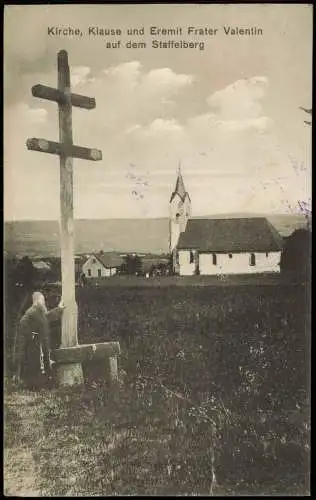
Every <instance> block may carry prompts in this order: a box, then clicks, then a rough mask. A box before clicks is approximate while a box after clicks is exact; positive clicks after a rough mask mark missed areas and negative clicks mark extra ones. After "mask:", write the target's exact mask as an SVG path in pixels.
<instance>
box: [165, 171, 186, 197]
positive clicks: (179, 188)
mask: <svg viewBox="0 0 316 500" xmlns="http://www.w3.org/2000/svg"><path fill="white" fill-rule="evenodd" d="M176 194H178V195H179V196H180V198H181V200H182V201H184V198H185V197H186V195H187V196H189V195H188V193H187V191H186V189H185V186H184V182H183V177H182V174H181V171H180V169H179V172H178V177H177V182H176V187H175V189H174V191H173V193H172V195H171V198H170V202H171V201H172V200H173V198H174V196H175V195H176Z"/></svg>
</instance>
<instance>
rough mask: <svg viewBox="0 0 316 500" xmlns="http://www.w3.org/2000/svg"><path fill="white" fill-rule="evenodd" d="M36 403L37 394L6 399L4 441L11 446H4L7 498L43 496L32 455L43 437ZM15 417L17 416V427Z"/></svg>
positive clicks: (19, 394)
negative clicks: (38, 484) (38, 441)
mask: <svg viewBox="0 0 316 500" xmlns="http://www.w3.org/2000/svg"><path fill="white" fill-rule="evenodd" d="M37 399H38V395H37V394H33V393H25V392H24V393H18V392H15V393H13V394H10V395H7V396H6V397H5V401H4V406H5V438H6V441H9V442H10V441H11V443H10V445H8V446H6V445H5V446H4V494H5V495H6V496H23V497H31V496H34V497H37V496H41V493H40V491H39V489H38V487H37V484H36V483H37V479H36V478H37V477H38V474H37V467H36V464H35V461H34V459H33V454H32V452H33V451H35V449H36V442H37V440H38V439H40V436H41V434H42V422H41V421H40V419H39V416H38V412H37V403H36V400H37ZM11 415H12V416H13V417H11ZM14 415H16V423H17V425H16V426H15V425H14V424H15V422H14V420H15V419H14ZM19 423H20V425H19Z"/></svg>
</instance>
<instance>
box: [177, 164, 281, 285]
mask: <svg viewBox="0 0 316 500" xmlns="http://www.w3.org/2000/svg"><path fill="white" fill-rule="evenodd" d="M169 206H170V215H169V219H170V222H169V224H170V226H169V242H170V253H171V254H172V256H173V270H174V272H175V273H176V274H179V275H181V276H191V275H195V274H200V275H223V274H251V273H252V274H255V273H279V272H280V259H281V250H282V238H281V236H280V235H279V233H278V232H277V230H276V229H275V228H274V227H273V226H272V224H271V223H270V222H269V221H268V220H267V219H266V218H265V217H250V218H246V217H244V218H225V219H224V218H221V219H219V218H214V219H211V218H208V219H203V218H195V219H192V218H191V199H190V196H189V194H188V192H187V191H186V189H185V186H184V182H183V178H182V174H181V171H180V170H179V172H178V178H177V181H176V186H175V189H174V191H173V193H172V195H171V198H170V203H169Z"/></svg>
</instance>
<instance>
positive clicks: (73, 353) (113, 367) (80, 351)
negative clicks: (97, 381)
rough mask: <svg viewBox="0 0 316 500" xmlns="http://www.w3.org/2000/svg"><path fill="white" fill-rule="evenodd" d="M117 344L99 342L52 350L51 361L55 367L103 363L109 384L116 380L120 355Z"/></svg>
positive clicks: (118, 344)
mask: <svg viewBox="0 0 316 500" xmlns="http://www.w3.org/2000/svg"><path fill="white" fill-rule="evenodd" d="M120 352H121V349H120V343H119V342H100V343H96V344H80V345H76V346H73V347H61V348H59V349H53V350H52V352H51V359H52V361H55V363H56V365H57V367H58V366H61V365H64V366H65V365H74V364H80V365H81V364H82V363H93V362H94V361H104V364H105V370H106V378H107V380H108V381H109V382H110V383H113V382H116V381H117V380H118V372H117V356H119V355H120Z"/></svg>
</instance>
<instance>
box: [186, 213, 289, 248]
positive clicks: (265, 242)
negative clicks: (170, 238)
mask: <svg viewBox="0 0 316 500" xmlns="http://www.w3.org/2000/svg"><path fill="white" fill-rule="evenodd" d="M178 248H179V249H191V248H192V249H197V250H200V251H205V252H273V251H278V250H281V248H282V238H281V236H280V235H279V233H278V232H277V230H276V229H275V228H274V227H273V226H272V224H271V223H270V222H269V221H268V220H267V219H266V218H265V217H254V218H236V219H235V218H232V219H190V220H189V221H188V224H187V227H186V231H185V232H184V233H181V234H180V238H179V244H178Z"/></svg>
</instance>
